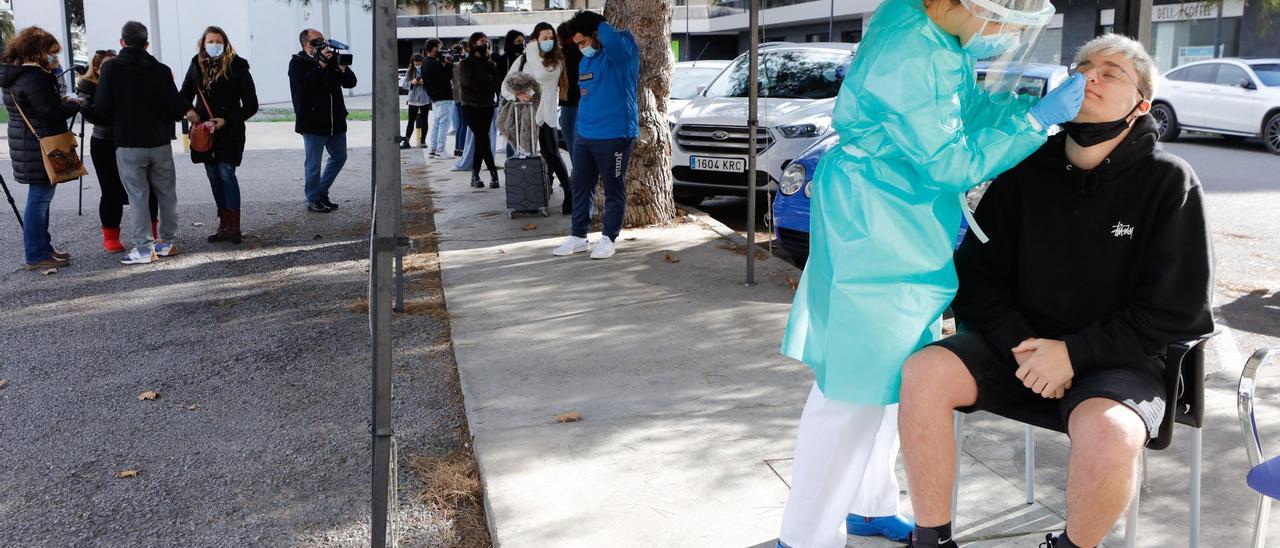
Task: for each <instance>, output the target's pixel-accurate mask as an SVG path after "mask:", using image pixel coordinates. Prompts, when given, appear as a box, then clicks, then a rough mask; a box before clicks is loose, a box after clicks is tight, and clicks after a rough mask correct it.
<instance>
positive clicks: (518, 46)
mask: <svg viewBox="0 0 1280 548" xmlns="http://www.w3.org/2000/svg"><path fill="white" fill-rule="evenodd" d="M523 47H524V42H516V49H520V48H523Z"/></svg>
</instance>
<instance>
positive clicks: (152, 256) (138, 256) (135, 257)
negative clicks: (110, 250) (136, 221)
mask: <svg viewBox="0 0 1280 548" xmlns="http://www.w3.org/2000/svg"><path fill="white" fill-rule="evenodd" d="M154 260H156V253H155V252H154V251H152V252H150V253H147V254H146V255H143V254H142V253H141V252H140V251H138V248H136V247H135V248H133V249H131V250H129V254H128V255H125V257H124V258H123V259H121V260H120V264H151V261H154Z"/></svg>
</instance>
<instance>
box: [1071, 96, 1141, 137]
mask: <svg viewBox="0 0 1280 548" xmlns="http://www.w3.org/2000/svg"><path fill="white" fill-rule="evenodd" d="M1141 104H1142V103H1138V104H1137V105H1134V106H1133V108H1131V109H1129V112H1128V113H1126V114H1125V115H1124V117H1123V118H1121V119H1119V120H1115V121H1112V122H1091V123H1083V122H1064V123H1062V124H1061V126H1062V131H1065V132H1067V135H1069V136H1071V140H1072V141H1075V142H1076V144H1077V145H1080V146H1082V147H1085V148H1089V147H1091V146H1094V145H1096V144H1099V143H1105V142H1107V141H1110V140H1112V139H1115V138H1116V137H1117V136H1118V135H1120V134H1121V133H1124V130H1126V129H1129V115H1130V114H1133V111H1135V110H1138V106H1139V105H1141Z"/></svg>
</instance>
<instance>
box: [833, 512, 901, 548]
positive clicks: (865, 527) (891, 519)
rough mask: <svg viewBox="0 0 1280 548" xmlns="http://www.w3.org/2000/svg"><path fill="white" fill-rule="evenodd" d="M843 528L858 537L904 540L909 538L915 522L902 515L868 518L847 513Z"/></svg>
mask: <svg viewBox="0 0 1280 548" xmlns="http://www.w3.org/2000/svg"><path fill="white" fill-rule="evenodd" d="M844 525H845V529H846V530H847V531H848V532H849V534H850V535H858V536H860V537H877V536H879V537H884V538H887V539H889V540H892V541H894V542H906V541H907V540H908V539H910V538H911V531H913V530H915V528H916V524H915V522H912V521H910V520H908V519H906V518H903V517H902V516H881V517H878V518H868V517H864V516H859V515H857V514H849V515H848V517H846V518H845V519H844Z"/></svg>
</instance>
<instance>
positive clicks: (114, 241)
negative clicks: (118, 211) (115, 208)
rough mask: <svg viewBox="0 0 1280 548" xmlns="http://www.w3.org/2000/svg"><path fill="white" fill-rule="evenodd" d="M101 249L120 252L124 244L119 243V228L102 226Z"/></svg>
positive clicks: (108, 251)
mask: <svg viewBox="0 0 1280 548" xmlns="http://www.w3.org/2000/svg"><path fill="white" fill-rule="evenodd" d="M102 249H103V250H104V251H106V252H107V253H121V252H123V251H124V245H122V244H121V243H120V229H119V228H107V227H105V226H104V227H102Z"/></svg>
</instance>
